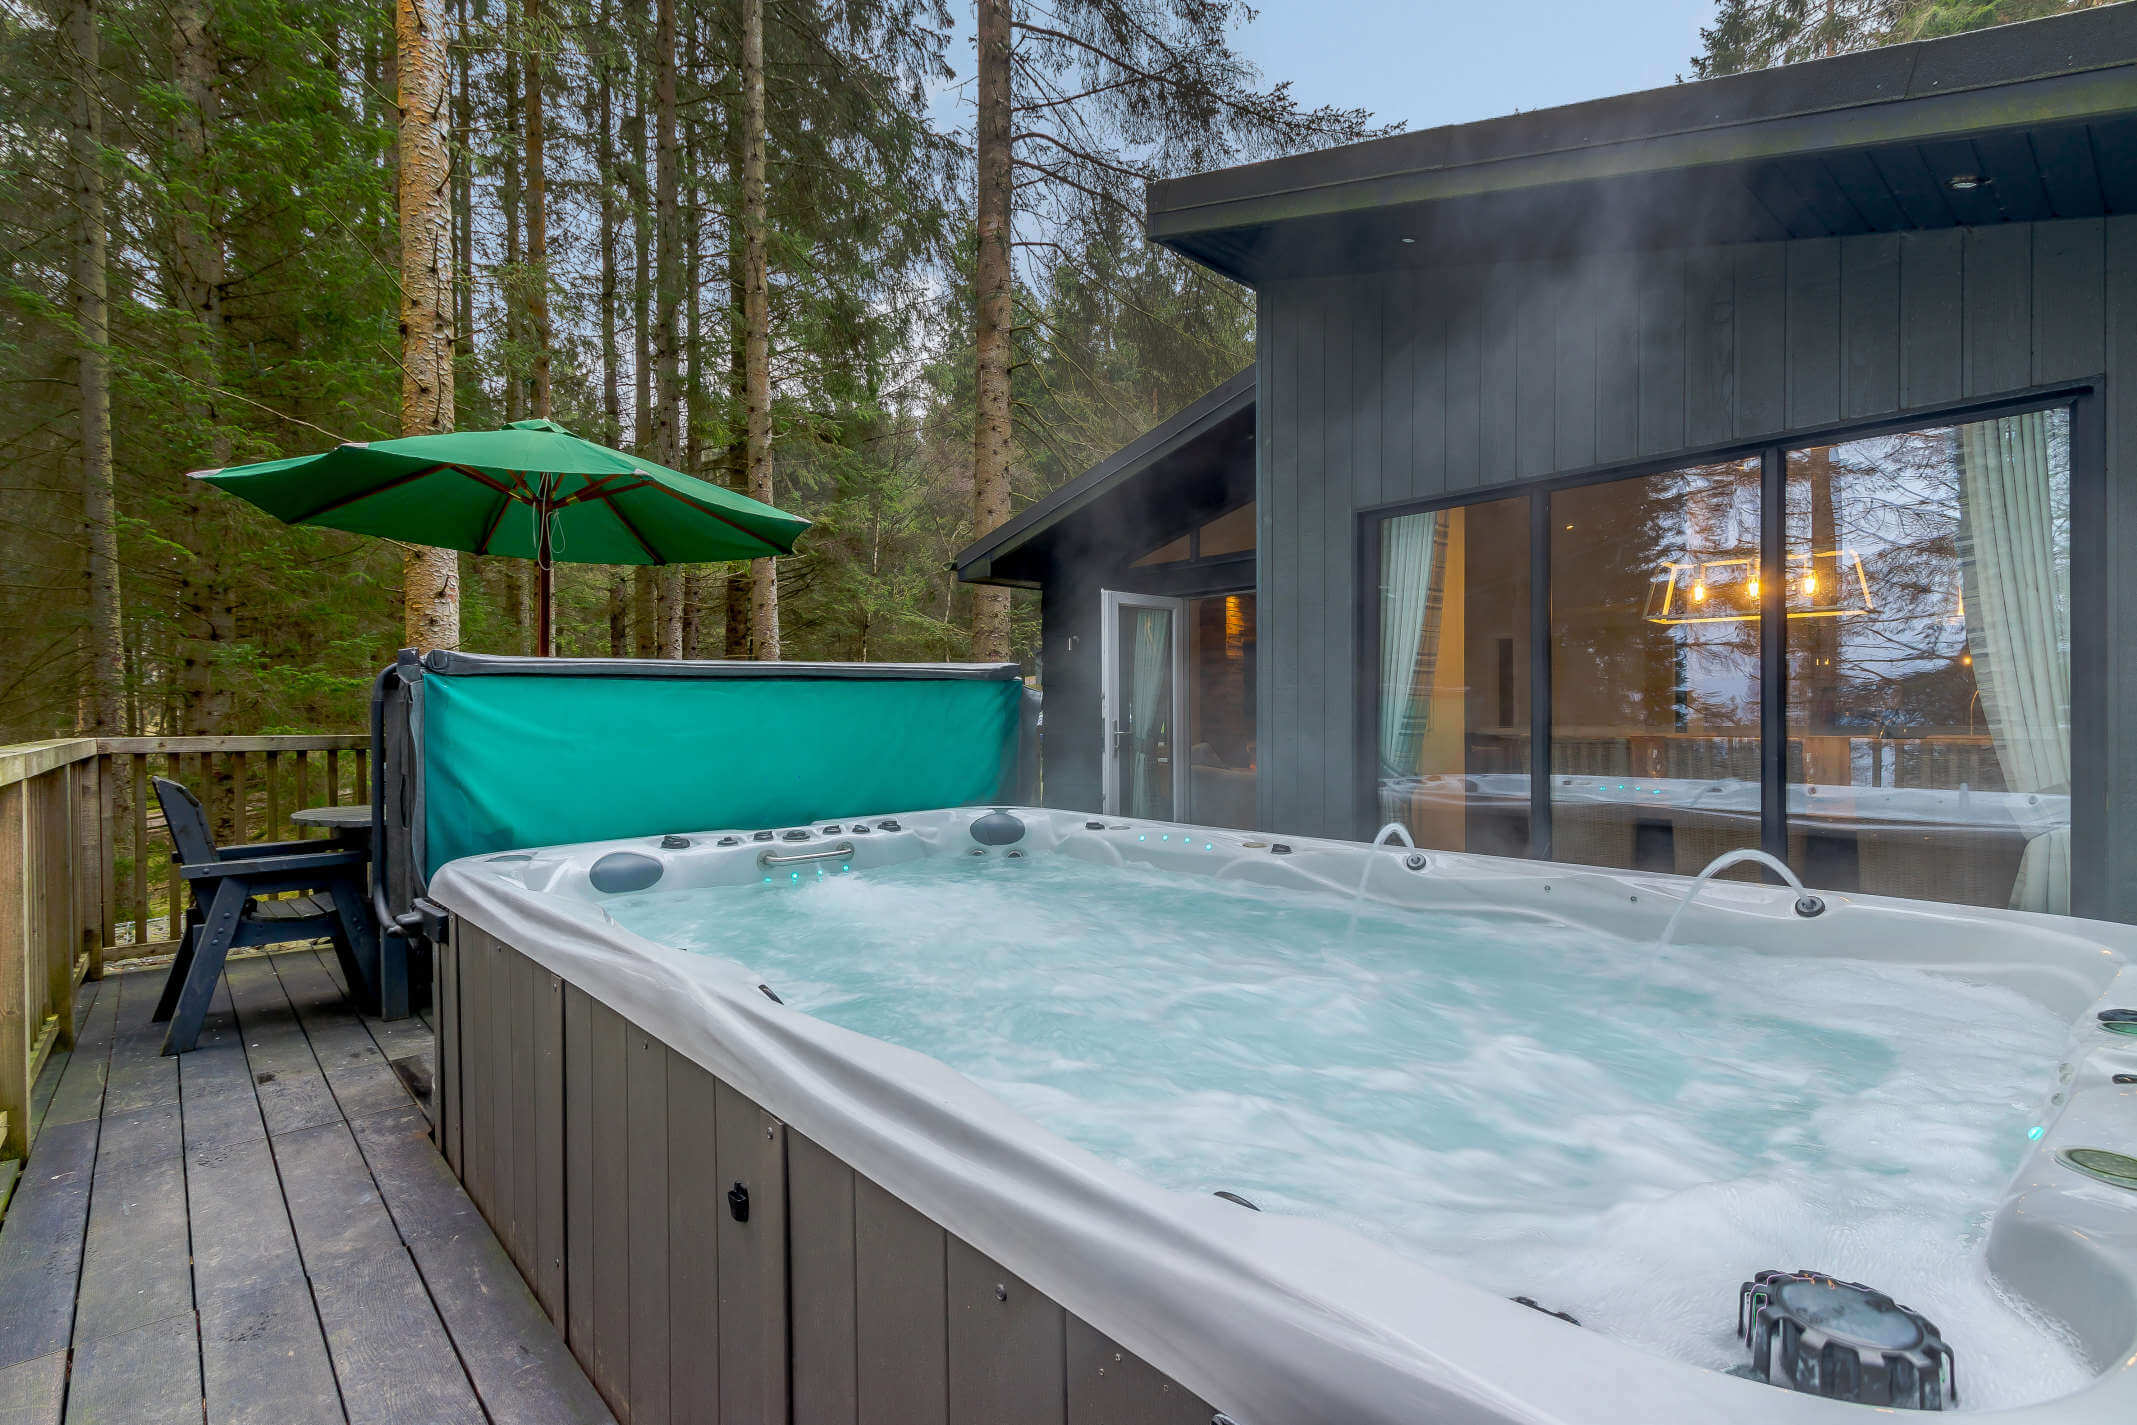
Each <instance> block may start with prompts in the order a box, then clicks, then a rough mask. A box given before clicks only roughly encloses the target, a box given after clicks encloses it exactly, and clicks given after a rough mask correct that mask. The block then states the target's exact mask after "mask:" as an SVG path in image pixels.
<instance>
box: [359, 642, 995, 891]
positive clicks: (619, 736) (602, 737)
mask: <svg viewBox="0 0 2137 1425" xmlns="http://www.w3.org/2000/svg"><path fill="white" fill-rule="evenodd" d="M1036 704H1037V694H1030V693H1027V692H1026V690H1025V688H1024V685H1023V682H1022V680H1021V678H1020V677H1019V674H1018V670H1017V666H1016V665H1015V664H1013V663H988V664H965V663H942V664H910V663H754V662H751V663H744V662H661V661H654V660H635V659H574V658H503V657H491V656H484V655H480V654H468V653H445V652H433V653H429V654H425V655H423V656H422V657H420V658H419V657H418V656H417V655H416V654H415V653H414V652H413V651H404V652H403V653H402V654H401V656H400V659H399V661H397V662H396V663H394V664H393V665H392V666H391V667H389V668H387V669H386V670H385V671H384V672H383V673H381V674H380V675H379V679H378V684H377V687H376V690H375V692H374V694H373V698H372V743H373V760H372V768H373V770H372V782H373V796H372V802H373V805H374V807H375V808H376V809H377V810H375V811H374V813H373V822H374V831H375V833H376V844H377V847H378V857H379V863H380V865H379V875H378V877H377V880H378V882H379V887H380V892H381V894H382V896H383V898H384V900H385V901H386V903H387V904H386V906H385V907H384V908H383V909H384V910H386V911H387V912H389V913H390V914H395V915H397V914H398V913H400V912H403V911H405V910H406V909H407V908H408V906H409V904H410V902H411V901H412V900H413V899H414V897H415V896H417V895H420V894H421V892H422V888H423V885H424V884H425V883H426V882H427V880H428V878H429V876H430V874H431V872H433V871H435V870H436V869H437V868H438V867H439V866H442V865H444V864H445V863H446V862H447V861H451V860H454V859H456V858H458V857H461V856H471V855H477V854H480V853H482V852H486V851H502V850H508V849H511V848H514V847H524V846H546V845H553V844H557V843H560V842H578V841H604V840H609V839H613V838H618V837H630V836H657V835H660V834H662V833H665V832H675V831H700V830H708V829H713V828H718V827H738V826H779V825H792V824H795V823H801V822H818V821H826V820H834V819H838V818H842V817H851V816H856V815H863V814H867V813H871V812H888V811H899V810H903V809H906V808H909V807H937V806H964V805H969V804H972V803H976V802H1003V801H1014V800H1022V799H1024V797H1023V795H1022V794H1023V793H1026V792H1028V791H1030V790H1031V784H1032V782H1033V781H1034V780H1035V779H1034V776H1033V773H1034V771H1035V767H1036V755H1035V747H1034V743H1035V738H1034V736H1033V733H1034V726H1033V725H1034V723H1035V721H1036V718H1035V716H1034V714H1035V712H1036Z"/></svg>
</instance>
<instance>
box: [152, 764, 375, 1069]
mask: <svg viewBox="0 0 2137 1425" xmlns="http://www.w3.org/2000/svg"><path fill="white" fill-rule="evenodd" d="M155 784H156V800H157V802H158V803H160V804H161V805H162V807H163V819H164V822H165V823H166V824H167V825H168V826H169V827H170V829H171V843H172V845H173V846H174V847H175V848H176V850H177V855H178V861H179V865H180V867H181V875H182V876H183V877H184V879H185V883H186V886H187V887H188V888H189V890H190V891H191V892H192V904H191V905H189V906H187V908H186V912H185V929H184V932H183V934H182V936H181V938H180V940H179V945H178V957H177V959H176V960H175V961H174V962H173V963H172V965H171V974H170V978H169V979H167V980H165V981H164V983H163V995H162V997H161V998H160V999H158V1000H157V1002H156V1013H155V1019H156V1021H157V1022H158V1023H161V1022H162V1021H164V1020H169V1021H170V1026H171V1027H170V1029H169V1030H168V1031H166V1032H165V1035H164V1040H163V1052H164V1053H166V1054H183V1053H185V1052H186V1051H187V1050H188V1049H191V1048H192V1047H193V1041H194V1040H195V1039H197V1038H198V1037H199V1035H200V1022H201V1019H202V1017H203V1016H205V1015H206V1014H207V1012H208V1001H209V1000H210V999H211V998H213V997H214V994H215V981H216V979H217V978H218V977H219V976H221V974H222V972H223V961H224V960H225V958H227V957H228V955H229V954H230V951H231V950H232V949H234V948H236V947H237V946H240V945H279V944H283V943H285V942H288V941H293V940H331V941H333V942H334V954H335V955H336V957H337V958H339V959H340V961H341V969H342V973H343V975H345V976H346V977H347V979H348V983H349V987H350V989H351V991H352V992H354V993H356V994H359V995H360V996H362V997H363V998H364V999H365V1000H367V1001H368V1002H369V1003H370V1004H371V1005H372V1006H374V1007H375V1006H376V1005H377V1003H378V998H379V985H378V980H379V946H378V938H377V936H376V935H375V934H374V933H373V931H372V926H371V917H370V911H369V908H368V906H367V905H366V895H367V892H366V890H365V883H364V865H365V862H366V861H368V860H369V854H368V853H367V852H365V851H362V850H351V849H348V848H346V847H337V846H334V845H332V844H330V843H321V842H317V841H277V842H268V843H264V844H259V845H246V846H224V847H218V846H217V845H216V844H215V839H214V837H213V836H212V835H211V834H210V833H209V831H208V817H207V814H206V813H205V812H203V811H202V810H201V806H200V802H199V801H198V800H197V799H196V798H195V797H194V796H193V794H192V793H191V792H189V791H187V790H186V789H185V788H184V787H182V786H180V785H179V784H178V783H176V782H173V781H169V780H167V779H165V778H162V777H157V778H156V779H155ZM287 891H302V892H304V894H303V895H299V896H292V897H289V898H287V899H281V900H262V899H259V897H262V896H269V895H274V894H276V893H278V892H287ZM406 997H407V992H406V989H405V987H404V988H403V989H402V993H401V998H402V999H403V1000H405V999H406ZM401 1013H403V1014H405V1013H407V1010H406V1008H405V1007H404V1008H402V1010H401Z"/></svg>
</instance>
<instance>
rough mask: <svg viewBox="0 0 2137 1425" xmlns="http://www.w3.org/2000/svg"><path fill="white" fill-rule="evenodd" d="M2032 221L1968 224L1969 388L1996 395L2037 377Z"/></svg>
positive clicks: (1966, 347)
mask: <svg viewBox="0 0 2137 1425" xmlns="http://www.w3.org/2000/svg"><path fill="white" fill-rule="evenodd" d="M2033 232H2034V229H2033V228H2032V227H2031V226H2025V225H2015V224H2014V225H2012V226H2010V227H2002V228H1969V229H1967V230H1966V276H1965V296H1964V299H1963V300H1964V303H1965V322H1966V329H1965V335H1964V338H1963V340H1964V343H1965V345H1964V347H1963V350H1964V352H1965V364H1964V366H1963V367H1962V370H1963V372H1964V374H1965V381H1966V394H1967V395H1968V396H1970V397H1973V396H1993V395H1995V394H1997V393H1998V392H2001V391H2010V390H2015V389H2017V388H2019V387H2021V386H2026V385H2029V384H2031V382H2032V379H2033V350H2032V346H2033V340H2032V338H2033V282H2032V276H2033V274H2032V272H2031V270H2030V265H2031V257H2032V245H2033Z"/></svg>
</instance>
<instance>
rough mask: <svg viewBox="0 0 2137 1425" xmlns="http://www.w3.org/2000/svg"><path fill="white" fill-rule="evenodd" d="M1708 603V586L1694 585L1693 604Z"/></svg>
mask: <svg viewBox="0 0 2137 1425" xmlns="http://www.w3.org/2000/svg"><path fill="white" fill-rule="evenodd" d="M1706 601H1707V586H1706V585H1704V584H1694V585H1693V586H1692V602H1693V603H1695V604H1703V603H1705V602H1706Z"/></svg>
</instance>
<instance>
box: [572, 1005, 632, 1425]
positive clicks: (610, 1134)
mask: <svg viewBox="0 0 2137 1425" xmlns="http://www.w3.org/2000/svg"><path fill="white" fill-rule="evenodd" d="M586 1029H587V1033H586V1044H587V1062H588V1064H589V1067H590V1078H591V1081H592V1095H591V1107H592V1109H593V1115H594V1120H593V1133H592V1138H593V1180H594V1181H593V1204H592V1207H593V1211H592V1214H591V1215H592V1217H593V1238H594V1250H593V1283H592V1285H593V1326H594V1341H593V1352H592V1355H591V1356H589V1355H588V1354H587V1353H586V1352H585V1351H583V1350H582V1351H580V1352H579V1362H580V1364H582V1365H584V1366H585V1367H586V1370H587V1374H588V1375H590V1376H592V1377H593V1380H594V1388H595V1389H596V1390H599V1391H600V1392H601V1398H602V1399H604V1400H606V1401H607V1402H608V1403H609V1408H610V1409H612V1410H614V1411H615V1412H616V1414H617V1418H618V1419H622V1420H628V1419H629V1418H630V1417H629V1407H628V1402H629V1400H630V1394H631V1329H630V1328H631V1241H630V1225H631V1204H630V1185H631V1176H630V1174H631V1163H630V1123H629V1120H628V1118H627V1117H626V1115H625V1107H626V1105H625V1102H624V1093H625V1082H626V1074H625V1071H624V1064H625V1056H626V1054H627V1053H628V1050H627V1048H626V1040H627V1039H628V1037H629V1034H630V1030H629V1028H628V1027H627V1026H626V1025H625V1023H624V1020H623V1016H621V1015H619V1014H617V1013H616V1011H614V1010H612V1009H610V1008H609V1007H608V1006H607V1005H605V1004H602V1003H601V1002H600V1001H598V1000H595V1001H592V1002H591V1011H590V1013H589V1015H588V1017H587V1026H586ZM584 1285H585V1284H584V1283H580V1282H576V1281H575V1282H573V1283H572V1290H574V1291H577V1290H580V1289H582V1288H583V1286H584Z"/></svg>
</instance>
